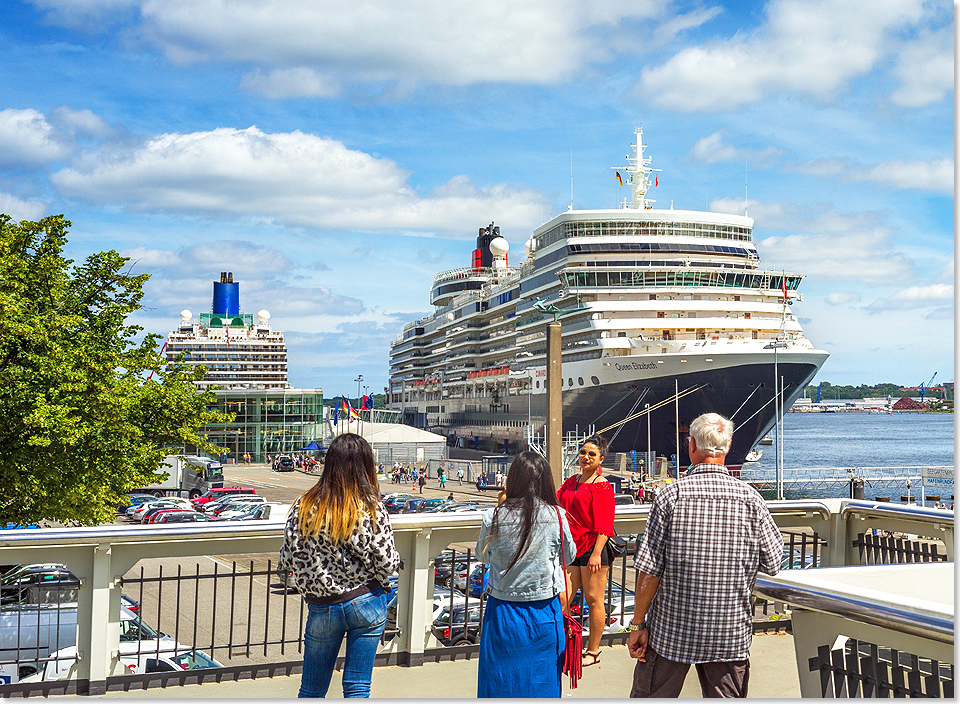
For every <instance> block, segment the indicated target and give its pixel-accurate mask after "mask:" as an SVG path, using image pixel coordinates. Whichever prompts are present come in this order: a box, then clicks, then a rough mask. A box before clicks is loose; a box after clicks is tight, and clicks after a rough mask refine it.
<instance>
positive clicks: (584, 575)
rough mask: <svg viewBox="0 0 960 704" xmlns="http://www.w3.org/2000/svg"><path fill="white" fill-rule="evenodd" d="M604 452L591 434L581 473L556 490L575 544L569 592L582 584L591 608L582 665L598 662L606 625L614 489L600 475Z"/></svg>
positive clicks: (603, 444) (581, 459)
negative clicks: (609, 540) (606, 594)
mask: <svg viewBox="0 0 960 704" xmlns="http://www.w3.org/2000/svg"><path fill="white" fill-rule="evenodd" d="M606 452H607V441H606V440H605V439H604V438H602V437H601V436H599V435H591V436H590V437H589V438H587V439H586V440H585V441H584V442H583V445H581V446H580V455H579V463H580V474H574V475H573V476H572V477H570V478H569V479H567V481H565V482H564V483H563V486H561V487H560V491H558V492H557V499H558V500H559V501H560V505H561V506H562V507H563V508H564V510H565V511H566V512H567V521H568V523H569V525H570V532H571V533H572V534H573V540H574V542H575V543H576V544H577V558H576V559H575V560H574V561H573V564H572V565H570V570H569V574H570V594H576V592H577V589H578V588H579V587H581V586H582V587H583V598H584V601H586V603H587V606H588V607H589V609H590V613H589V619H590V638H589V640H588V643H587V650H586V652H585V653H584V654H583V664H584V665H595V664H597V663H598V662H600V636H601V635H603V628H604V626H605V625H606V610H605V609H604V605H603V601H604V595H605V592H606V587H607V572H609V571H610V550H608V549H606V545H607V539H608V538H610V537H612V536H613V534H614V532H613V514H614V492H613V487H612V486H610V482H608V481H607V480H606V479H605V478H604V477H603V476H602V475H601V469H600V464H601V463H602V462H603V457H604V455H605V454H606Z"/></svg>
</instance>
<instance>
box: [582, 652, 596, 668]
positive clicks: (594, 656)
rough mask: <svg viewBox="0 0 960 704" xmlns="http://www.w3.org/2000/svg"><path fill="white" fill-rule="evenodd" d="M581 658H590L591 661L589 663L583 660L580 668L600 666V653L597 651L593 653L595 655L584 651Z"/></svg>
mask: <svg viewBox="0 0 960 704" xmlns="http://www.w3.org/2000/svg"><path fill="white" fill-rule="evenodd" d="M582 657H583V658H592V660H590V661H587V660H583V661H582V663H581V666H582V667H590V666H591V665H599V664H600V651H599V650H598V651H597V652H595V653H591V652H590V651H589V650H585V651H583V656H582Z"/></svg>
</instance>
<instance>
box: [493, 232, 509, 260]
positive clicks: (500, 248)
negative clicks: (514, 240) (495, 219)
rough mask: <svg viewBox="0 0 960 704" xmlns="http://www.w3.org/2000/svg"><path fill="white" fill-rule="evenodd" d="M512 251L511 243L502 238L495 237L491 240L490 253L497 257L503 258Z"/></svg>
mask: <svg viewBox="0 0 960 704" xmlns="http://www.w3.org/2000/svg"><path fill="white" fill-rule="evenodd" d="M509 249H510V243H509V242H507V241H506V240H505V239H503V238H502V237H494V238H493V239H492V240H490V252H491V253H492V254H493V256H495V257H502V256H503V255H504V254H506V253H507V251H508V250H509Z"/></svg>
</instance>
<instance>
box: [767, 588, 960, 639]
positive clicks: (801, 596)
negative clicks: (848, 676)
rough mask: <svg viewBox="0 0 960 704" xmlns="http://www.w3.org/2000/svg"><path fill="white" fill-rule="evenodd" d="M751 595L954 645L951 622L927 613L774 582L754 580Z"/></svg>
mask: <svg viewBox="0 0 960 704" xmlns="http://www.w3.org/2000/svg"><path fill="white" fill-rule="evenodd" d="M753 591H754V593H755V594H758V595H760V596H762V597H764V598H767V599H772V600H774V601H780V602H783V603H786V604H790V605H792V606H793V605H795V606H802V607H803V608H805V609H809V610H811V611H819V612H821V613H825V614H832V615H835V616H840V617H842V618H846V619H850V620H853V621H859V622H861V623H868V624H871V625H873V626H880V627H881V628H889V629H892V630H895V631H899V632H900V633H907V634H910V635H914V636H920V637H923V638H929V639H931V640H936V641H940V642H941V643H950V644H952V643H953V642H954V630H953V621H952V620H951V619H947V618H940V617H938V616H931V615H929V614H921V613H914V612H911V611H905V610H903V609H897V608H894V607H892V606H882V605H878V604H871V603H870V602H867V601H863V600H861V599H855V598H853V597H847V596H838V595H836V594H830V593H827V592H823V591H820V590H817V589H813V588H811V587H801V586H797V585H793V584H783V583H782V582H778V581H776V580H774V579H765V578H758V579H757V582H756V585H755V586H754V589H753Z"/></svg>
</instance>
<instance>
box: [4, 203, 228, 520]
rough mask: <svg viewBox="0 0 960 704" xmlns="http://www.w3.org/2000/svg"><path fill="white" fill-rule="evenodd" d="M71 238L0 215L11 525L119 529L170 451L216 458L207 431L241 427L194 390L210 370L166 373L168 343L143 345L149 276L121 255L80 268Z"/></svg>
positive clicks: (53, 223)
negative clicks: (194, 449)
mask: <svg viewBox="0 0 960 704" xmlns="http://www.w3.org/2000/svg"><path fill="white" fill-rule="evenodd" d="M69 227H70V222H69V221H67V220H65V219H64V218H63V216H51V217H47V218H44V219H43V220H41V221H39V222H28V221H23V222H20V223H19V224H16V223H14V222H13V221H12V220H11V218H10V217H9V216H7V215H0V524H3V523H5V522H7V521H14V522H21V523H22V522H33V521H39V520H42V519H49V520H55V521H60V522H63V523H67V524H71V525H78V524H79V525H94V524H97V523H102V522H104V521H110V520H112V518H113V516H114V515H115V511H116V505H117V503H118V502H119V501H120V500H122V498H123V495H124V494H125V493H126V492H128V491H130V490H131V489H135V488H138V487H142V486H147V485H148V484H150V483H151V480H152V479H153V478H154V477H155V476H156V469H157V467H159V465H160V462H161V461H162V459H163V456H164V455H165V454H169V452H168V451H167V450H165V449H164V448H167V447H180V446H182V445H183V444H184V443H190V444H195V445H198V446H200V447H204V448H206V449H209V450H212V451H217V450H218V449H219V448H216V447H214V446H213V445H212V444H211V443H210V442H209V441H207V439H206V438H205V437H203V436H201V435H200V434H199V432H198V431H199V429H200V428H202V427H203V426H204V425H205V424H207V423H211V422H228V421H229V420H230V417H229V416H224V415H223V414H220V413H217V412H215V411H210V410H208V409H207V404H208V403H210V402H211V400H212V396H213V394H210V393H207V394H200V393H198V392H197V391H196V390H195V388H194V386H193V385H192V383H191V382H192V381H194V380H196V379H198V378H201V377H202V376H203V375H204V373H205V372H206V370H205V369H203V368H198V369H194V370H190V369H188V368H187V367H186V365H172V366H171V367H169V368H166V369H164V360H163V358H162V357H161V356H160V354H159V352H158V349H157V341H158V339H159V337H160V336H159V335H146V336H143V337H142V338H141V339H140V340H139V341H138V338H140V337H141V334H142V332H143V329H142V328H140V327H138V326H136V325H132V324H130V323H129V322H128V321H127V318H128V316H130V315H131V314H132V313H134V312H135V311H137V310H139V308H140V301H141V298H142V297H143V285H144V283H145V282H146V281H147V279H148V278H149V277H148V275H145V274H141V275H137V276H133V275H131V274H130V273H129V271H128V270H127V268H128V260H127V259H126V258H124V257H121V256H120V255H119V254H117V253H116V252H114V251H109V252H100V253H98V254H93V255H91V256H90V257H88V258H87V259H86V260H85V261H84V263H83V264H81V265H75V264H74V262H73V261H72V260H70V259H67V258H65V257H64V254H63V249H64V246H65V244H66V241H67V236H66V235H67V230H68V228H69Z"/></svg>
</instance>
